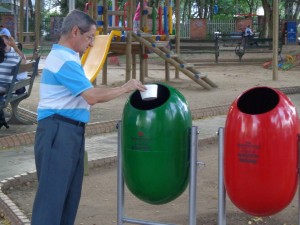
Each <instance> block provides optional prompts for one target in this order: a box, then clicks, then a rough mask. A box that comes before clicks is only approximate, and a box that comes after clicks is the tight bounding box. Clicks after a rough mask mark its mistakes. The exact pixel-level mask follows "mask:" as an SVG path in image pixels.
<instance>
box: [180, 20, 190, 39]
mask: <svg viewBox="0 0 300 225" xmlns="http://www.w3.org/2000/svg"><path fill="white" fill-rule="evenodd" d="M180 37H181V38H190V21H189V20H188V21H186V22H184V23H181V24H180Z"/></svg>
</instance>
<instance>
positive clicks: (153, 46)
mask: <svg viewBox="0 0 300 225" xmlns="http://www.w3.org/2000/svg"><path fill="white" fill-rule="evenodd" d="M132 36H133V38H135V39H136V40H137V41H138V42H140V43H141V44H143V45H144V46H145V47H147V48H148V49H149V50H151V51H153V52H154V53H156V54H157V55H158V56H160V57H161V58H162V59H164V60H165V61H167V62H168V63H170V64H171V65H173V66H174V67H175V68H177V69H178V70H180V71H181V72H182V73H184V74H185V75H186V76H188V77H189V78H191V79H192V80H193V81H195V82H196V83H197V84H199V85H201V86H202V87H203V88H205V89H211V88H212V87H213V88H216V87H218V86H217V85H216V84H215V83H214V82H212V81H211V80H210V79H208V78H207V76H206V75H203V74H201V72H200V71H198V70H196V69H195V67H194V65H192V64H190V63H187V62H186V61H185V60H183V59H181V58H180V57H179V55H177V54H173V53H172V52H171V51H170V50H169V49H167V48H166V47H164V46H161V45H159V42H156V41H155V40H153V39H152V37H151V38H149V37H148V38H147V37H141V36H140V35H138V34H135V33H132Z"/></svg>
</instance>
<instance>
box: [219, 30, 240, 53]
mask: <svg viewBox="0 0 300 225" xmlns="http://www.w3.org/2000/svg"><path fill="white" fill-rule="evenodd" d="M216 37H217V39H218V45H219V48H220V50H221V48H222V49H223V48H224V49H225V50H231V49H226V47H234V48H235V47H236V45H237V44H240V43H242V38H243V32H230V33H224V34H223V33H220V34H218V35H217V36H216Z"/></svg>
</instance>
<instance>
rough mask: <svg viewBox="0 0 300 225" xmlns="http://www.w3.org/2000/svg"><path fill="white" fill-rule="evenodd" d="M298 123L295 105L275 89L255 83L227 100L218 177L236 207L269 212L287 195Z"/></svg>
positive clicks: (293, 183) (293, 184) (291, 190)
mask: <svg viewBox="0 0 300 225" xmlns="http://www.w3.org/2000/svg"><path fill="white" fill-rule="evenodd" d="M298 129H299V119H298V114H297V112H296V108H295V106H294V105H293V103H292V102H291V101H290V100H289V98H288V97H286V96H285V95H284V94H283V93H281V92H280V91H278V90H276V89H272V88H269V87H255V88H252V89H249V90H247V91H246V92H244V93H243V94H242V95H240V96H239V97H238V98H237V99H236V100H235V101H234V102H233V104H232V105H231V107H230V109H229V113H228V116H227V119H226V124H225V138H224V148H225V149H224V182H225V188H226V191H227V193H228V196H229V198H230V199H231V201H232V202H233V203H234V205H236V207H238V208H239V209H240V210H242V211H244V212H245V213H248V214H250V215H254V216H269V215H272V214H275V213H277V212H279V211H281V210H282V209H284V208H285V207H286V206H287V205H288V204H289V203H290V202H291V201H292V199H293V197H294V195H295V192H296V189H297V182H298V174H297V172H298V149H297V142H298Z"/></svg>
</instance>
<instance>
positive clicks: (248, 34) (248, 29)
mask: <svg viewBox="0 0 300 225" xmlns="http://www.w3.org/2000/svg"><path fill="white" fill-rule="evenodd" d="M245 37H247V38H249V40H251V42H250V43H249V44H250V45H253V44H255V45H256V46H258V43H257V41H255V39H254V33H253V32H252V30H251V27H250V25H248V26H247V27H246V29H245Z"/></svg>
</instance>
